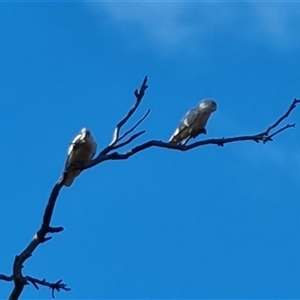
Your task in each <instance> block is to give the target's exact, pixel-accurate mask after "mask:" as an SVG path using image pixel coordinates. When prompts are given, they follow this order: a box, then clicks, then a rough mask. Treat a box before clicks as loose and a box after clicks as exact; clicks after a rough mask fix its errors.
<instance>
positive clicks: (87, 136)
mask: <svg viewBox="0 0 300 300" xmlns="http://www.w3.org/2000/svg"><path fill="white" fill-rule="evenodd" d="M96 150H97V144H96V142H95V140H94V138H93V136H92V134H91V132H90V131H89V130H88V129H87V128H82V129H81V131H80V133H79V134H78V135H77V136H76V137H75V139H74V140H73V141H72V143H71V145H70V147H69V150H68V157H67V161H66V165H65V171H67V172H68V175H67V178H66V180H65V182H64V185H65V186H70V185H71V184H72V183H73V181H74V179H75V177H76V176H78V175H79V174H80V172H81V171H80V170H74V171H72V167H74V166H79V167H83V166H84V165H85V164H86V163H87V162H88V161H90V160H91V159H92V158H93V157H94V155H95V153H96Z"/></svg>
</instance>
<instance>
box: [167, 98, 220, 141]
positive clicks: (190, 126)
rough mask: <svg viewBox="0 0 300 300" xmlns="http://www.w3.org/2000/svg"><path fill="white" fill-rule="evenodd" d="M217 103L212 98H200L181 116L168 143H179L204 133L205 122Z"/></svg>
mask: <svg viewBox="0 0 300 300" xmlns="http://www.w3.org/2000/svg"><path fill="white" fill-rule="evenodd" d="M216 109H217V103H216V102H215V101H214V100H213V99H204V100H202V101H201V102H200V103H199V104H198V105H197V106H196V107H195V108H192V109H191V110H189V111H188V112H187V113H186V114H185V115H184V117H183V118H182V120H181V122H180V124H179V126H178V127H177V128H176V130H175V132H174V133H173V135H172V136H171V138H170V140H169V143H171V144H177V145H178V144H180V143H181V142H187V141H188V140H189V139H191V138H195V137H197V136H198V135H199V134H200V133H206V129H205V126H206V123H207V121H208V119H209V117H210V115H211V113H213V112H214V111H216Z"/></svg>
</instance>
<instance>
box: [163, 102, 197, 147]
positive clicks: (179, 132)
mask: <svg viewBox="0 0 300 300" xmlns="http://www.w3.org/2000/svg"><path fill="white" fill-rule="evenodd" d="M198 116H199V109H198V108H193V109H191V110H189V111H188V112H187V113H186V114H185V115H184V117H183V118H182V119H181V121H180V123H179V126H178V127H177V128H176V130H175V131H174V133H173V135H172V136H171V138H170V140H169V142H173V143H176V144H177V143H180V142H181V141H182V140H184V139H186V138H187V137H188V136H189V134H190V129H192V128H193V125H194V123H195V122H196V120H197V118H198Z"/></svg>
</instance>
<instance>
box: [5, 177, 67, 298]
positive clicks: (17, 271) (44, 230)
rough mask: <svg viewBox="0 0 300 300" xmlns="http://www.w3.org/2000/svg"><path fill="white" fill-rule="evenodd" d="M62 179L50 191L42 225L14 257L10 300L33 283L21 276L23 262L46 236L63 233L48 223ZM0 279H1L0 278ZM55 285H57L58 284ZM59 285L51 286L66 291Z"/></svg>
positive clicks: (29, 278)
mask: <svg viewBox="0 0 300 300" xmlns="http://www.w3.org/2000/svg"><path fill="white" fill-rule="evenodd" d="M64 177H65V176H62V177H61V178H60V179H59V181H58V182H57V183H56V185H55V186H54V188H53V189H52V192H51V194H50V197H49V200H48V203H47V206H46V209H45V212H44V215H43V221H42V225H41V227H40V229H39V230H38V231H37V233H36V234H35V235H34V237H33V239H32V240H31V242H30V243H29V245H28V246H27V247H26V248H25V249H24V250H23V251H22V252H21V253H20V254H19V255H16V257H15V260H14V264H13V275H12V276H10V277H7V278H9V279H11V278H13V281H14V284H15V285H14V288H13V291H12V293H11V295H10V297H9V299H10V300H15V299H18V298H19V297H20V295H21V293H22V291H23V289H24V286H25V285H27V284H28V282H31V283H33V277H29V276H23V274H22V269H23V265H24V263H25V261H26V260H27V259H28V258H29V257H31V256H32V254H33V252H34V250H35V249H36V248H37V247H38V246H39V245H40V244H42V243H44V242H46V241H48V240H50V239H51V238H52V237H51V236H47V234H49V233H58V232H61V231H63V227H52V226H50V222H51V219H52V215H53V210H54V206H55V203H56V199H57V197H58V195H59V192H60V190H61V188H62V186H63V183H64ZM2 276H3V275H2ZM0 279H2V278H1V277H0ZM35 282H36V283H39V284H41V285H42V283H41V282H42V281H40V282H38V280H36V281H35ZM45 282H46V281H45ZM45 282H44V283H45ZM56 284H58V282H57V283H56ZM59 284H61V286H57V285H53V286H55V289H56V290H58V287H59V289H64V290H66V289H65V288H63V286H64V287H66V285H65V284H62V283H61V282H59ZM43 285H45V286H48V285H46V284H43Z"/></svg>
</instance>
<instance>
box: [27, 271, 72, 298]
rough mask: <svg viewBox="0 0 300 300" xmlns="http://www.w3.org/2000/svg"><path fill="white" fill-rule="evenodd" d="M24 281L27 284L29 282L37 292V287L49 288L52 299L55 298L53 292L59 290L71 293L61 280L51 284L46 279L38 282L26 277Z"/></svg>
mask: <svg viewBox="0 0 300 300" xmlns="http://www.w3.org/2000/svg"><path fill="white" fill-rule="evenodd" d="M25 279H26V280H27V282H30V283H31V284H32V285H33V286H34V287H35V288H36V289H37V290H39V286H38V285H42V286H46V287H49V288H50V289H51V290H52V293H51V295H52V298H55V295H54V292H55V291H57V292H60V290H64V291H67V292H68V291H71V288H69V287H67V284H65V283H63V281H62V279H60V280H58V281H56V282H54V283H52V282H49V281H47V280H46V279H43V280H40V279H37V278H34V277H31V276H26V277H25Z"/></svg>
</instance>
